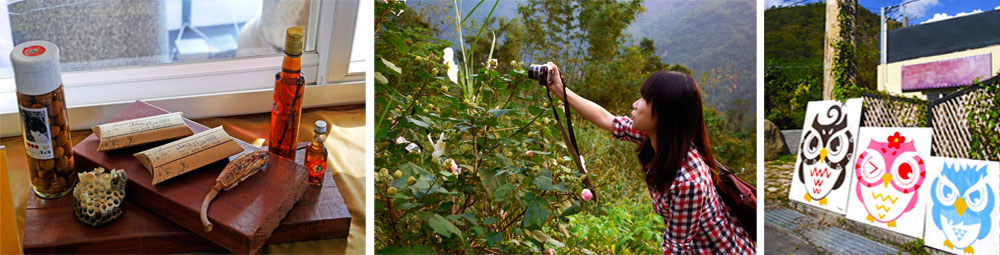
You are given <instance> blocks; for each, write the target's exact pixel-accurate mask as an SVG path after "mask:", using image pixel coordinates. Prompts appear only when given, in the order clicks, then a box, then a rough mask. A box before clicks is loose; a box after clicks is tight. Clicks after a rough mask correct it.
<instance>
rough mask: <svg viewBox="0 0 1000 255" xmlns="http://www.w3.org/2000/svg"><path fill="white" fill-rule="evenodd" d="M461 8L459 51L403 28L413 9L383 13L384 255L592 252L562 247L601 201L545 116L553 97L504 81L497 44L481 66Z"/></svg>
mask: <svg viewBox="0 0 1000 255" xmlns="http://www.w3.org/2000/svg"><path fill="white" fill-rule="evenodd" d="M482 3H483V1H480V2H479V4H482ZM498 3H499V1H495V2H494V3H493V7H492V9H490V13H489V14H488V15H487V18H488V17H490V16H492V11H493V10H494V9H495V8H496V5H497V4H498ZM452 4H453V8H454V12H455V17H454V22H455V25H456V26H455V27H456V28H458V29H457V31H458V33H459V42H458V44H452V43H450V42H445V41H442V40H439V39H436V38H430V37H427V36H425V35H424V34H425V32H426V30H425V29H423V28H420V27H406V26H400V25H397V24H395V23H393V22H391V19H392V15H395V14H398V13H403V15H405V13H411V12H403V10H404V9H405V8H406V6H405V3H403V2H399V1H392V0H389V1H385V2H376V15H377V17H379V18H378V19H377V20H376V22H377V24H376V27H377V28H379V29H380V31H376V34H377V35H378V36H377V39H378V40H377V42H376V59H377V61H376V73H375V80H376V89H375V90H376V99H375V101H376V113H377V116H376V118H377V119H376V127H375V130H376V134H375V136H376V142H375V153H376V155H375V165H376V169H378V170H376V173H375V174H374V176H375V183H376V185H375V189H376V190H375V212H376V213H375V217H376V219H375V222H376V224H375V225H376V227H375V236H376V249H377V250H378V252H380V253H396V252H402V253H460V252H465V253H526V252H531V253H542V252H575V253H580V252H583V253H587V252H589V251H587V250H586V249H583V248H582V247H570V246H567V245H566V244H565V243H564V242H563V241H561V240H565V239H567V238H571V236H572V233H570V232H569V230H568V229H570V228H569V227H568V226H567V224H568V220H567V217H568V216H570V215H574V214H577V213H580V212H581V211H584V210H585V209H586V208H587V206H586V205H587V202H586V201H587V200H589V198H590V196H589V195H587V194H591V193H590V191H589V190H586V191H583V189H582V186H581V179H582V178H583V177H585V176H584V175H582V174H579V173H577V172H576V171H575V170H574V169H573V168H572V165H571V164H572V163H571V162H570V158H569V156H568V155H567V153H566V150H565V145H564V144H562V140H561V139H559V138H560V137H558V135H559V133H558V130H556V128H558V127H556V126H555V125H554V122H553V121H551V120H550V115H551V114H552V113H551V112H549V111H546V110H545V109H548V105H547V104H548V103H549V101H548V100H545V96H544V93H545V91H544V88H541V87H539V86H538V85H537V83H536V82H534V81H532V80H529V79H528V78H527V75H526V73H525V72H524V70H523V63H520V62H517V61H511V62H510V65H511V66H510V67H511V68H510V69H511V71H509V72H507V73H500V72H498V71H497V66H499V62H500V61H499V60H496V59H492V52H493V50H494V47H495V45H496V43H495V41H496V38H495V36H494V37H493V38H492V40H493V43H492V44H491V45H492V46H491V47H490V51H489V53H488V55H487V58H486V59H488V60H487V61H484V62H482V63H473V62H472V61H473V59H475V58H474V56H475V55H474V54H475V51H476V49H475V48H474V47H467V45H465V43H464V38H463V34H462V31H463V29H462V24H463V23H462V16H461V13H459V11H458V10H459V7H458V3H457V2H454V1H453V2H452ZM477 6H478V4H477ZM384 16H388V17H389V18H384V19H383V18H381V17H384ZM380 20H381V21H383V22H382V23H379V21H380ZM485 30H486V28H485V25H483V26H480V27H479V29H478V31H477V32H476V35H475V36H474V37H473V39H478V38H479V36H482V35H484V34H485V33H484V31H485ZM489 34H491V35H492V33H489ZM557 108H558V107H557ZM560 109H561V108H560ZM581 194H584V195H581Z"/></svg>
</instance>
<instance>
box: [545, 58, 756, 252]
mask: <svg viewBox="0 0 1000 255" xmlns="http://www.w3.org/2000/svg"><path fill="white" fill-rule="evenodd" d="M546 65H548V66H549V74H548V84H549V85H548V89H549V91H551V92H552V93H553V94H555V95H556V97H557V98H559V99H560V100H566V101H567V102H568V103H569V105H570V106H571V107H573V109H575V110H576V111H577V112H579V113H580V114H581V115H583V116H584V118H585V119H587V120H588V121H590V122H593V123H594V124H595V125H597V126H598V127H600V128H602V129H604V130H607V131H610V132H611V134H612V135H613V136H614V137H615V138H618V139H620V140H626V141H630V142H633V143H636V144H638V145H639V148H638V150H637V152H638V158H639V163H640V165H641V166H642V168H643V171H644V173H645V182H646V186H647V189H648V190H649V194H650V196H651V197H652V198H653V209H654V210H655V211H656V213H657V214H659V215H660V216H661V217H663V221H664V223H665V224H666V230H665V231H664V232H663V243H661V244H660V248H662V249H663V253H664V254H752V253H755V252H756V248H755V246H756V245H755V244H754V242H752V241H751V239H750V236H749V235H748V234H747V232H746V231H745V230H744V229H743V227H741V225H740V224H739V222H738V220H737V219H736V218H735V217H733V215H732V214H731V213H730V212H729V210H728V208H727V207H726V204H725V203H723V201H722V198H721V197H719V194H718V193H717V192H716V189H715V184H714V183H713V180H717V178H716V173H715V172H714V171H713V170H712V169H711V168H710V167H709V165H708V164H706V162H715V158H714V157H713V156H712V149H711V148H712V147H711V146H710V145H709V141H708V134H707V131H706V129H705V122H704V121H703V117H702V116H703V115H702V104H701V92H700V91H699V90H698V85H697V84H696V83H695V80H694V78H693V77H691V75H688V74H685V73H682V72H675V71H659V72H656V73H654V74H653V75H651V76H650V77H649V78H648V79H646V81H645V82H644V83H643V84H642V88H641V89H640V94H641V96H642V97H641V98H639V99H638V100H636V101H635V102H634V103H632V116H631V118H630V117H627V116H618V117H616V116H614V115H612V114H611V113H609V112H608V111H607V110H606V109H604V107H601V106H600V105H597V104H596V103H594V102H591V101H590V100H587V99H585V98H583V97H580V96H579V95H577V94H576V93H573V92H572V91H570V90H568V89H567V90H566V95H563V84H562V79H561V78H560V72H559V68H558V67H557V66H556V65H555V64H553V63H551V62H549V63H548V64H546Z"/></svg>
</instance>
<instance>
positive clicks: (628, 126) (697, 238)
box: [612, 116, 756, 254]
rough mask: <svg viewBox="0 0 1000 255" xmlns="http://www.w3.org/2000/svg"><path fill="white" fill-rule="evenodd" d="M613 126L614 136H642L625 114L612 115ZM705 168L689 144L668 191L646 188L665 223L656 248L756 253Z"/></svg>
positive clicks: (636, 138) (635, 138)
mask: <svg viewBox="0 0 1000 255" xmlns="http://www.w3.org/2000/svg"><path fill="white" fill-rule="evenodd" d="M614 129H615V130H614V132H612V135H613V136H614V137H615V138H618V139H621V140H626V141H630V142H633V143H637V144H638V143H640V142H641V141H642V139H643V137H645V136H646V134H645V133H643V132H642V131H638V130H634V129H632V119H629V118H628V117H625V116H620V117H616V118H615V120H614ZM709 171H710V170H709V167H708V165H706V164H705V161H703V160H702V158H701V154H700V153H698V150H697V149H696V148H695V147H694V146H691V149H690V150H689V151H688V152H687V159H686V160H684V162H683V163H682V164H681V168H680V169H678V170H677V177H676V178H675V179H674V182H673V183H672V184H671V185H670V192H668V193H666V194H664V193H663V192H660V191H657V190H654V189H652V188H651V187H647V189H648V190H649V195H650V196H652V198H653V209H654V210H655V211H656V213H657V214H659V215H660V216H661V217H663V222H664V224H665V225H666V230H664V231H663V243H661V244H660V248H662V249H663V253H664V254H754V253H756V244H754V243H753V242H752V241H750V236H749V235H748V234H747V233H746V231H744V230H743V228H742V227H741V226H739V224H738V220H737V219H736V218H735V217H733V216H732V215H730V214H729V211H728V209H727V208H726V205H725V203H723V202H722V200H721V199H720V198H719V194H718V193H716V191H715V185H713V184H712V176H711V175H710V174H709Z"/></svg>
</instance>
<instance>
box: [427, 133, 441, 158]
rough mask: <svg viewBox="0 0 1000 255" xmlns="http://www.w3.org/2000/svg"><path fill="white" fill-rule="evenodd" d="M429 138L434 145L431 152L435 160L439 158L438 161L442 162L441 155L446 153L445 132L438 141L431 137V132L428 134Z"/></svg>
mask: <svg viewBox="0 0 1000 255" xmlns="http://www.w3.org/2000/svg"><path fill="white" fill-rule="evenodd" d="M427 140H428V141H430V142H431V147H434V152H433V153H431V157H434V160H438V161H437V162H441V161H440V160H441V156H442V155H444V133H441V136H440V137H438V140H437V142H434V139H432V138H431V134H427Z"/></svg>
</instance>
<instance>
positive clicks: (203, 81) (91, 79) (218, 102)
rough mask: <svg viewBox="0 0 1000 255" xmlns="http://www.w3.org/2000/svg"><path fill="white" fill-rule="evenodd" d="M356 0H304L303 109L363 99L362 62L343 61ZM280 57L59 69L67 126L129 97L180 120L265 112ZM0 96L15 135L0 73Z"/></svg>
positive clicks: (16, 124) (15, 120)
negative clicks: (308, 44) (307, 47)
mask: <svg viewBox="0 0 1000 255" xmlns="http://www.w3.org/2000/svg"><path fill="white" fill-rule="evenodd" d="M358 5H359V0H341V1H323V0H311V3H310V6H311V7H310V15H318V16H316V17H317V18H316V19H315V22H316V24H309V26H308V28H307V35H313V36H316V37H315V38H316V45H315V50H314V51H307V52H304V53H303V54H302V73H303V74H304V75H305V76H306V93H305V97H304V99H303V107H304V108H310V107H319V106H328V105H341V104H356V103H364V102H365V70H366V69H367V68H366V66H367V65H369V63H368V62H369V61H370V60H359V61H351V50H352V49H353V48H352V47H353V45H352V44H353V40H354V34H355V33H354V30H355V25H356V23H355V22H357V17H359V16H360V15H358ZM310 20H313V19H310ZM321 31H331V32H330V33H322V32H321ZM334 35H336V36H334ZM307 41H309V40H307ZM338 49H346V50H338ZM281 58H282V56H280V55H271V56H256V57H242V58H230V59H224V60H207V61H199V62H181V63H170V64H161V65H152V66H136V67H125V68H113V69H102V70H91V71H78V72H64V73H63V74H62V76H63V84H64V89H65V91H66V95H67V96H66V101H67V106H68V111H69V116H70V121H69V122H70V128H71V129H72V130H80V129H89V128H90V127H92V126H94V125H98V124H101V123H106V122H108V121H110V120H111V118H112V117H114V115H116V114H117V113H118V112H120V111H121V110H123V109H125V108H126V107H128V105H130V104H132V103H133V102H134V101H136V100H143V101H145V102H148V103H150V104H153V105H156V106H159V107H161V108H165V109H168V110H170V111H177V112H184V117H187V118H207V117H214V116H225V115H239V114H251V113H262V112H269V111H270V110H271V101H272V98H271V97H272V91H273V89H274V81H273V77H274V74H275V72H277V70H280V69H281V62H282V61H281ZM0 98H3V100H0V137H8V136H19V135H21V130H20V120H19V117H18V111H17V96H16V90H15V87H14V79H13V77H10V78H3V79H0Z"/></svg>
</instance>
